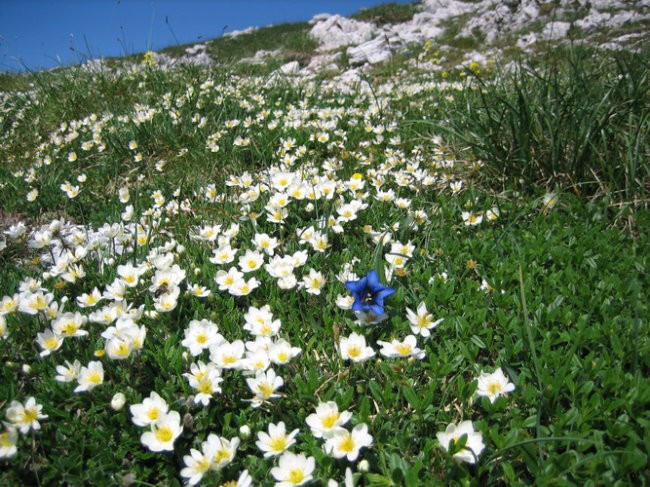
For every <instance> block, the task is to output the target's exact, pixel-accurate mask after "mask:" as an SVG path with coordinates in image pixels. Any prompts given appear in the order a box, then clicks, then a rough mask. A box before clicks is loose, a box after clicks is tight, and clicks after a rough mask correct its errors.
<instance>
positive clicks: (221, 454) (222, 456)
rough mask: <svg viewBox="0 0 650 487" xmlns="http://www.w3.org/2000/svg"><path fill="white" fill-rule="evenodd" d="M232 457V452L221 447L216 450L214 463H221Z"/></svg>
mask: <svg viewBox="0 0 650 487" xmlns="http://www.w3.org/2000/svg"><path fill="white" fill-rule="evenodd" d="M229 458H230V452H229V451H228V450H226V449H224V448H221V449H220V450H217V451H216V452H214V457H213V459H214V463H217V464H219V463H221V462H223V461H224V460H228V459H229Z"/></svg>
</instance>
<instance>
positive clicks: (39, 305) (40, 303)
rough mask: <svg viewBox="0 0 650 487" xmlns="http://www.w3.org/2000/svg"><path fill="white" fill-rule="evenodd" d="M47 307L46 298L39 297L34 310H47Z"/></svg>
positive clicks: (35, 301)
mask: <svg viewBox="0 0 650 487" xmlns="http://www.w3.org/2000/svg"><path fill="white" fill-rule="evenodd" d="M46 306H47V303H46V302H45V298H44V297H43V296H37V297H36V299H35V300H34V309H45V307H46Z"/></svg>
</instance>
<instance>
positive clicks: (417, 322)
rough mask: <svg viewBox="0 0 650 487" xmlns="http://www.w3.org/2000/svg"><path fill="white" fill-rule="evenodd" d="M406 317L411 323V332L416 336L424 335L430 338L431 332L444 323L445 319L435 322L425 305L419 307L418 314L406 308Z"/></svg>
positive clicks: (421, 304)
mask: <svg viewBox="0 0 650 487" xmlns="http://www.w3.org/2000/svg"><path fill="white" fill-rule="evenodd" d="M406 316H407V317H408V320H409V322H410V323H411V331H412V332H413V334H415V335H422V336H423V337H428V336H430V335H431V330H433V329H434V328H435V327H436V326H438V325H439V324H440V323H442V322H443V320H444V318H440V319H438V320H436V321H434V320H433V316H432V315H431V313H429V312H428V311H427V306H426V304H424V303H420V304H419V305H418V309H417V314H416V313H414V312H413V311H411V310H410V309H409V308H406Z"/></svg>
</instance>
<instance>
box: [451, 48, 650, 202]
mask: <svg viewBox="0 0 650 487" xmlns="http://www.w3.org/2000/svg"><path fill="white" fill-rule="evenodd" d="M649 86H650V85H649V82H648V63H647V57H645V56H639V55H624V54H621V55H617V56H615V57H604V58H600V60H594V59H593V57H592V51H591V50H589V49H576V50H571V51H569V52H567V53H566V56H558V57H557V58H556V59H554V60H552V61H551V62H550V63H543V64H537V65H535V64H531V63H526V62H520V63H519V64H517V66H516V67H515V68H514V69H511V70H510V71H507V72H502V73H501V74H499V75H497V77H496V80H492V79H491V78H486V79H481V80H480V84H479V89H477V90H465V91H463V93H462V96H461V97H459V99H458V102H459V103H458V105H456V106H455V109H456V110H460V111H461V112H462V113H464V114H466V116H460V113H459V114H458V115H457V116H452V117H450V118H449V119H448V120H445V121H444V122H443V123H444V125H445V126H446V127H448V128H449V129H450V133H451V134H453V136H455V137H457V138H458V139H459V141H462V143H464V144H469V145H470V146H471V148H472V150H473V151H474V152H475V153H476V154H477V156H478V157H480V158H482V159H484V160H489V161H490V166H491V167H493V168H494V170H495V172H494V176H496V178H495V181H500V182H506V184H510V185H511V184H513V183H515V184H516V183H517V182H520V183H521V184H522V186H523V187H524V188H527V189H530V188H534V187H536V185H538V184H543V185H545V186H546V187H549V188H553V187H564V188H567V189H568V188H570V189H571V190H572V191H574V192H575V193H576V194H581V195H594V194H598V195H601V196H603V195H605V194H608V195H613V196H614V197H615V198H617V199H619V200H621V201H625V202H627V203H629V204H632V205H635V206H636V205H645V204H647V185H648V181H649V179H648V178H649V176H650V171H649V167H650V166H649V165H648V163H647V160H648V158H647V156H648V154H650V147H649V146H648V143H647V141H648V140H650V138H649V137H648V135H649V132H648V131H649V130H650V119H649V118H648V114H649V113H650V111H649V110H650V105H649V104H648V99H650V98H649V97H648V94H649V92H648V90H649Z"/></svg>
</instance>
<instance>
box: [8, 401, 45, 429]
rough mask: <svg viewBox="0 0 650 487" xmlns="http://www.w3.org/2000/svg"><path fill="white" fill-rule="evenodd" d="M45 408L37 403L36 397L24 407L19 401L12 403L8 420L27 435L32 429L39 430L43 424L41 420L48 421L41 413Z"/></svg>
mask: <svg viewBox="0 0 650 487" xmlns="http://www.w3.org/2000/svg"><path fill="white" fill-rule="evenodd" d="M42 410H43V406H42V405H41V404H37V403H36V399H35V398H34V397H30V398H29V399H27V401H26V402H25V405H24V406H23V404H22V403H20V402H18V401H11V404H10V405H9V408H8V409H7V419H8V420H9V421H11V423H12V425H13V426H15V427H17V428H18V429H19V430H20V432H21V433H22V434H26V433H27V432H28V431H29V430H30V429H34V430H39V429H41V424H40V423H39V422H38V420H39V419H47V418H48V416H47V415H45V414H43V413H42V412H41V411H42Z"/></svg>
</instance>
